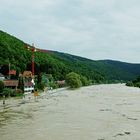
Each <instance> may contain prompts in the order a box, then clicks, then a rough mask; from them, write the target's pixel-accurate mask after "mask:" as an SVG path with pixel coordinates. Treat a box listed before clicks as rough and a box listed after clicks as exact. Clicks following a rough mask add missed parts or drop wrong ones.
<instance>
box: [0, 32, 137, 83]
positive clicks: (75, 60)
mask: <svg viewBox="0 0 140 140" xmlns="http://www.w3.org/2000/svg"><path fill="white" fill-rule="evenodd" d="M26 45H27V44H26V43H25V42H23V41H21V40H19V39H17V38H15V37H13V36H11V35H9V34H7V33H5V32H3V31H0V66H1V70H0V72H1V73H4V74H7V73H8V63H9V62H10V63H11V68H12V69H16V70H17V76H18V73H20V72H23V71H24V70H31V59H32V58H31V51H29V50H27V48H26V47H25V46H26ZM71 71H74V72H77V73H79V74H81V75H84V76H86V77H87V78H88V79H91V80H93V81H94V82H105V81H115V80H126V81H127V80H131V79H134V78H136V77H137V76H138V75H140V64H129V63H124V62H118V61H112V60H100V61H94V60H90V59H86V58H83V57H78V56H74V55H70V54H66V53H60V52H56V51H49V52H46V51H44V50H40V51H38V52H35V73H36V74H39V73H41V72H44V73H47V74H52V75H53V77H54V78H55V80H62V79H65V75H66V74H67V73H69V72H71Z"/></svg>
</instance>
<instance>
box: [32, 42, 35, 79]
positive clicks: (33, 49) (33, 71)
mask: <svg viewBox="0 0 140 140" xmlns="http://www.w3.org/2000/svg"><path fill="white" fill-rule="evenodd" d="M34 52H35V47H34V44H33V48H32V74H33V76H34V74H35V60H34Z"/></svg>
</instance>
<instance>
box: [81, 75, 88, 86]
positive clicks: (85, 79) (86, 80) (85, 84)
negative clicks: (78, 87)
mask: <svg viewBox="0 0 140 140" xmlns="http://www.w3.org/2000/svg"><path fill="white" fill-rule="evenodd" d="M80 80H81V82H82V86H88V85H90V81H89V80H88V79H87V78H86V77H85V76H82V75H80Z"/></svg>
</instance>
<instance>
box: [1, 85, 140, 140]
mask: <svg viewBox="0 0 140 140" xmlns="http://www.w3.org/2000/svg"><path fill="white" fill-rule="evenodd" d="M13 101H14V100H13ZM0 103H1V102H0ZM1 104H2V103H1ZM139 132H140V89H139V88H130V87H126V86H124V85H123V84H116V85H115V84H114V85H113V84H112V85H96V86H91V87H84V88H81V89H78V90H62V91H58V92H56V93H47V94H46V95H45V96H43V97H42V98H39V99H38V101H36V102H35V101H34V100H30V101H28V102H26V103H23V102H22V100H21V101H20V102H18V103H17V104H15V105H14V106H9V107H8V106H7V107H5V108H2V106H1V110H0V140H25V139H26V140H139V139H140V133H139Z"/></svg>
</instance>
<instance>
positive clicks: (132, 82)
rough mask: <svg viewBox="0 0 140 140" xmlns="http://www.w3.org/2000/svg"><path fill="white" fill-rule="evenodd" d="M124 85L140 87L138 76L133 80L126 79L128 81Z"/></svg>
mask: <svg viewBox="0 0 140 140" xmlns="http://www.w3.org/2000/svg"><path fill="white" fill-rule="evenodd" d="M126 86H130V87H139V88H140V76H139V77H137V78H136V79H135V80H132V81H128V82H127V83H126Z"/></svg>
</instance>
